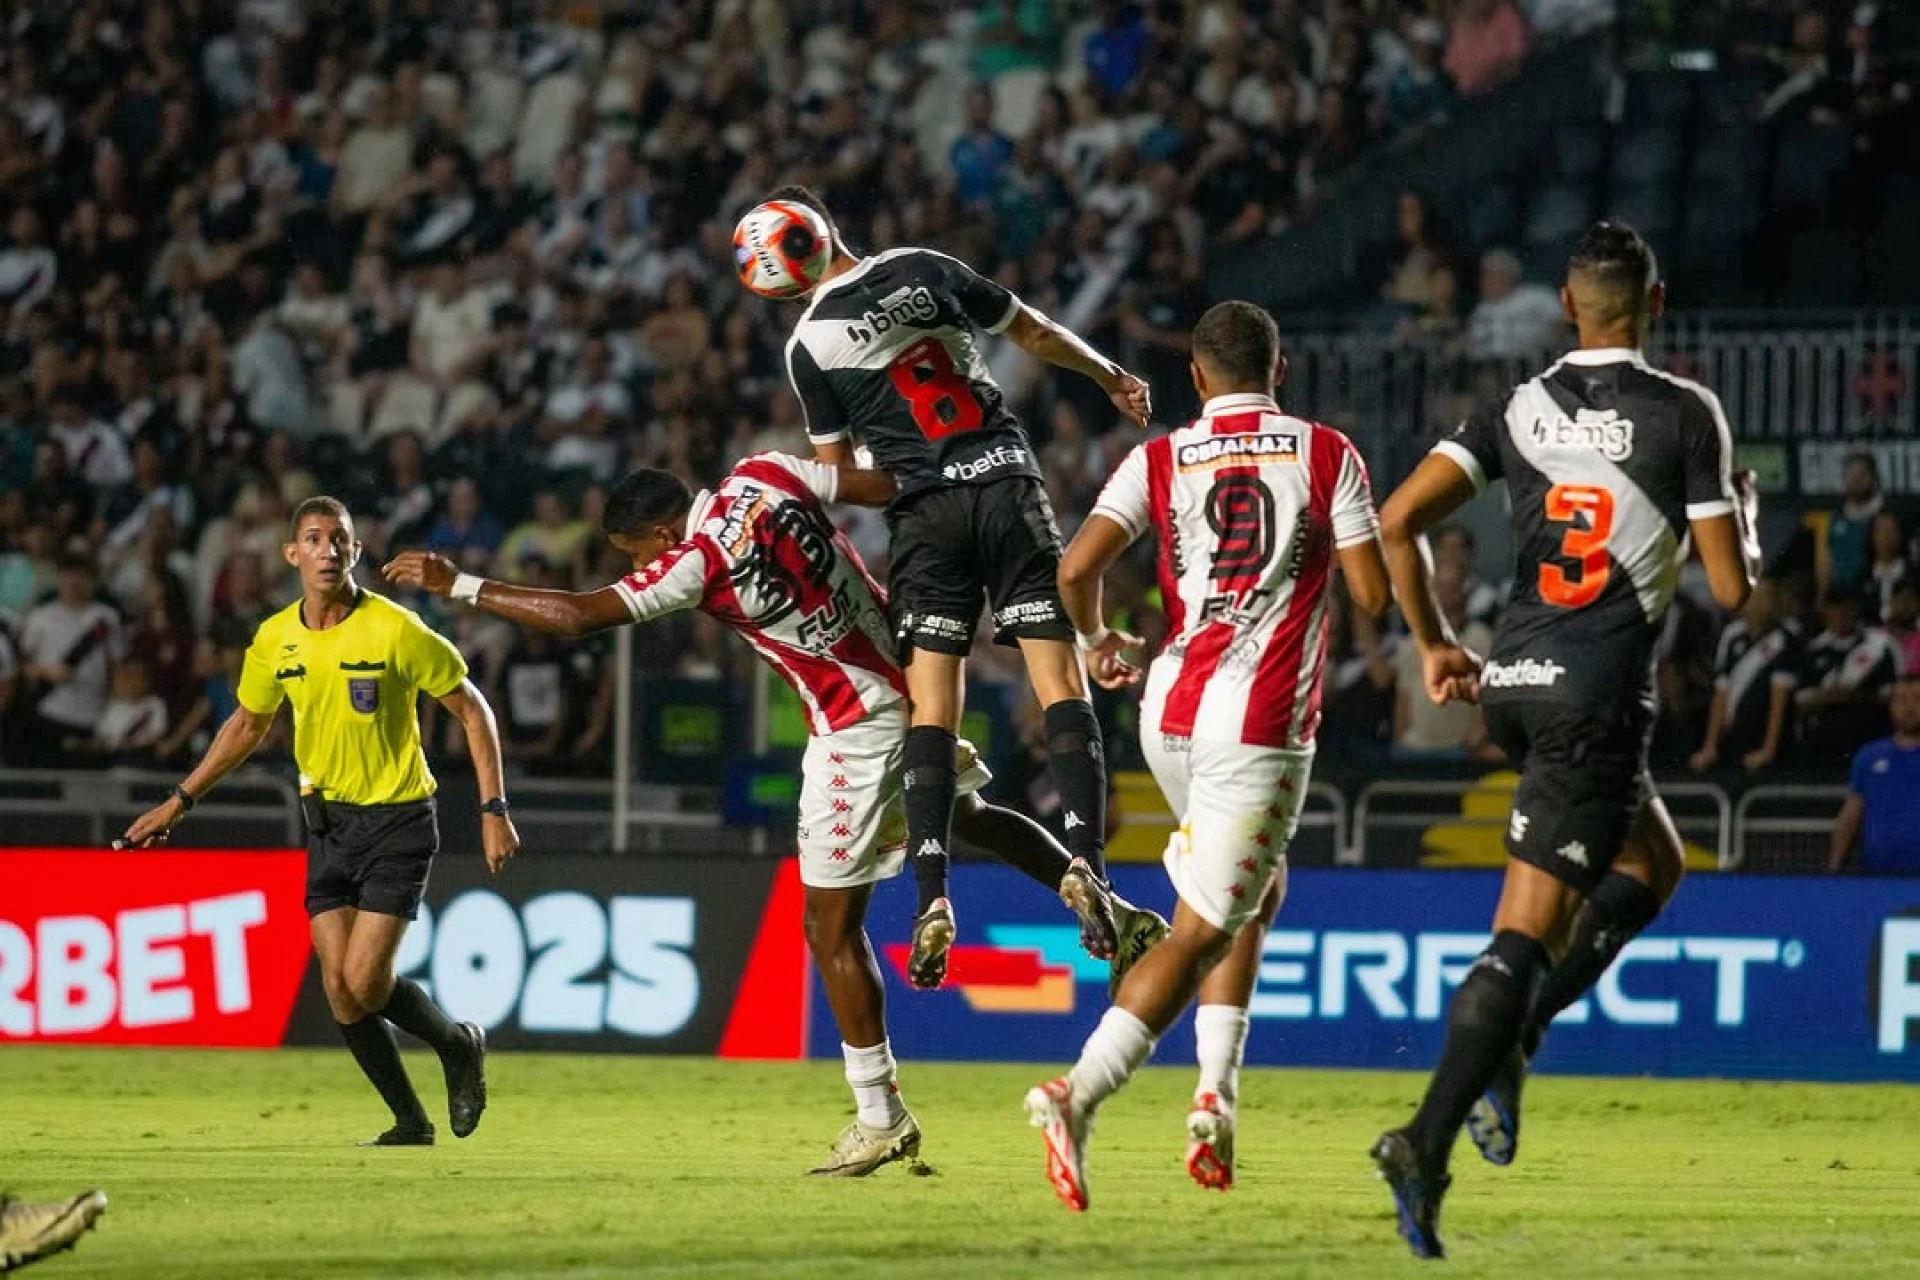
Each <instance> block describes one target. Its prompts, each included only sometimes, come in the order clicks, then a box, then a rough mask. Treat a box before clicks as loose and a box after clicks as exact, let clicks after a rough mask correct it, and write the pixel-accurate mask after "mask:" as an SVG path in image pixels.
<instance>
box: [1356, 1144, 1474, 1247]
mask: <svg viewBox="0 0 1920 1280" xmlns="http://www.w3.org/2000/svg"><path fill="white" fill-rule="evenodd" d="M1367 1154H1369V1155H1371V1156H1372V1157H1373V1163H1374V1164H1375V1165H1376V1166H1378V1168H1379V1170H1380V1177H1381V1179H1382V1180H1384V1181H1385V1182H1386V1184H1387V1187H1388V1189H1389V1190H1391V1191H1392V1192H1393V1207H1394V1209H1395V1211H1397V1212H1398V1213H1399V1215H1400V1234H1401V1236H1403V1237H1404V1238H1405V1239H1406V1242H1407V1246H1408V1247H1409V1248H1410V1249H1412V1250H1413V1256H1414V1257H1416V1258H1444V1257H1446V1256H1447V1250H1446V1247H1445V1246H1444V1245H1442V1244H1441V1243H1440V1199H1441V1197H1443V1196H1445V1195H1446V1194H1447V1188H1448V1187H1450V1186H1452V1185H1453V1178H1452V1177H1451V1176H1450V1175H1449V1174H1447V1173H1444V1172H1440V1173H1434V1172H1429V1171H1427V1170H1424V1169H1422V1168H1421V1167H1420V1156H1419V1154H1418V1153H1417V1152H1415V1151H1414V1149H1413V1141H1412V1139H1410V1138H1408V1137H1407V1131H1406V1130H1405V1129H1390V1130H1388V1131H1387V1132H1386V1133H1383V1134H1381V1135H1380V1140H1379V1141H1378V1142H1375V1143H1374V1144H1373V1150H1372V1151H1370V1152H1368V1153H1367Z"/></svg>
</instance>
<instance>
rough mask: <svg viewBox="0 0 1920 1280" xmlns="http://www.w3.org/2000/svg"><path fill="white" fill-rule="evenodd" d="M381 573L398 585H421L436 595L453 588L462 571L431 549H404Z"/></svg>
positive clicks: (422, 588)
mask: <svg viewBox="0 0 1920 1280" xmlns="http://www.w3.org/2000/svg"><path fill="white" fill-rule="evenodd" d="M380 573H381V575H382V576H383V577H385V578H386V580H387V581H388V582H391V583H393V584H394V585H395V586H397V587H419V588H420V589H421V590H423V591H426V592H429V593H431V594H433V595H436V596H444V595H446V594H447V593H448V592H450V591H452V590H453V580H454V578H455V577H457V576H458V575H459V573H460V570H459V569H458V567H456V566H455V565H454V563H453V561H451V560H449V559H447V558H446V557H445V556H443V555H436V554H434V553H433V552H431V551H402V552H401V553H400V554H399V555H397V556H395V557H394V558H393V559H391V560H389V561H387V563H386V565H385V566H384V567H382V568H381V570H380Z"/></svg>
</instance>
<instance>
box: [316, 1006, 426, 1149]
mask: <svg viewBox="0 0 1920 1280" xmlns="http://www.w3.org/2000/svg"><path fill="white" fill-rule="evenodd" d="M337 1025H338V1026H339V1028H340V1038H341V1039H342V1040H345V1041H346V1042H347V1048H348V1049H350V1050H352V1051H353V1060H354V1061H355V1062H357V1063H359V1064H360V1070H361V1071H363V1072H364V1073H366V1077H367V1079H368V1080H370V1081H372V1082H373V1087H374V1088H375V1089H377V1090H379V1091H380V1098H381V1100H382V1101H384V1102H385V1103H386V1104H387V1109H388V1110H390V1111H392V1112H393V1119H394V1123H395V1124H397V1125H399V1126H401V1127H403V1128H409V1129H432V1128H433V1125H432V1124H431V1123H430V1122H429V1121H428V1120H427V1109H426V1108H425V1107H423V1106H421V1105H420V1095H419V1094H417V1093H415V1092H414V1091H413V1081H411V1080H409V1079H408V1078H407V1068H406V1065H405V1064H404V1063H402V1062H401V1061H400V1047H399V1046H398V1045H397V1044H395V1043H394V1040H393V1028H392V1027H390V1026H388V1025H387V1020H386V1019H385V1018H383V1017H381V1016H380V1015H379V1014H377V1013H374V1014H368V1015H367V1016H366V1017H364V1018H362V1019H360V1021H358V1022H342V1023H338V1024H337Z"/></svg>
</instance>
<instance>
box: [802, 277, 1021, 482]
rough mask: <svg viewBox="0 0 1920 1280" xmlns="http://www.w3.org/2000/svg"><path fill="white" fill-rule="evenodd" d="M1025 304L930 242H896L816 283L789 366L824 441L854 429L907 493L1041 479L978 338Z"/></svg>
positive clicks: (814, 433) (810, 428)
mask: <svg viewBox="0 0 1920 1280" xmlns="http://www.w3.org/2000/svg"><path fill="white" fill-rule="evenodd" d="M1019 308H1020V301H1019V299H1018V298H1016V297H1014V295H1013V294H1012V293H1010V292H1008V291H1007V290H1006V289H1003V288H1001V287H1000V286H999V285H997V284H995V283H994V282H993V281H991V280H988V279H986V278H985V277H984V276H981V275H979V274H977V273H976V272H975V271H974V270H973V269H972V268H971V267H968V266H967V265H966V264H965V263H963V262H960V261H958V260H956V259H954V258H949V257H948V256H947V255H946V254H944V253H935V252H934V251H932V250H931V249H892V250H889V251H888V252H886V253H880V254H875V255H874V256H872V257H870V258H864V259H862V260H861V262H860V265H858V266H856V267H854V268H853V269H852V270H850V271H847V272H846V273H844V274H842V275H839V276H836V277H835V278H834V279H832V280H829V281H827V282H826V283H825V284H823V285H821V286H820V287H819V288H817V289H815V290H814V291H813V298H812V301H811V302H810V303H809V304H808V306H807V310H806V313H805V314H804V315H802V316H801V317H800V322H799V324H797V325H796V326H795V327H794V331H793V337H792V339H791V340H789V341H788V343H787V375H788V377H789V378H791V379H792V381H793V390H794V394H795V395H797V396H798V397H799V398H800V404H801V407H802V408H803V409H805V411H806V417H807V435H808V437H809V438H810V439H811V440H812V441H813V442H814V443H815V444H817V445H818V444H831V443H834V442H835V441H840V440H844V439H846V438H847V437H848V435H849V434H850V433H851V432H852V431H853V430H854V429H856V428H858V429H859V430H860V431H861V432H862V433H863V434H864V435H865V437H866V443H867V446H868V447H869V448H871V449H872V450H873V459H874V463H875V465H877V466H878V467H880V468H881V469H882V470H884V471H887V472H890V473H891V474H892V475H893V478H894V480H895V482H896V483H898V485H899V486H900V497H902V498H905V497H906V496H907V495H909V494H912V493H916V492H918V491H920V490H922V489H930V488H936V487H939V486H941V485H948V484H975V483H985V482H987V481H991V480H1001V479H1005V478H1007V477H1009V476H1022V475H1023V476H1032V477H1034V478H1036V479H1038V478H1039V476H1040V470H1039V467H1038V466H1037V465H1036V463H1035V461H1034V457H1033V448H1032V446H1031V445H1030V444H1029V443H1028V441H1027V433H1026V431H1025V430H1024V429H1023V428H1022V427H1021V425H1020V422H1019V420H1018V419H1017V418H1015V417H1014V416H1013V414H1012V412H1011V411H1009V410H1008V408H1007V404H1006V397H1005V396H1003V395H1002V394H1001V392H1000V387H999V385H998V384H997V383H995V382H994V380H993V375H992V374H990V373H988V372H987V365H986V361H984V360H983V359H981V356H980V347H979V343H978V342H977V341H976V335H977V334H978V333H981V332H986V333H999V332H1001V331H1002V330H1004V329H1005V328H1006V327H1007V325H1009V324H1011V323H1012V322H1013V318H1014V316H1015V315H1016V314H1017V313H1018V311H1019Z"/></svg>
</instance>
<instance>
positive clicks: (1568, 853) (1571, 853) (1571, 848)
mask: <svg viewBox="0 0 1920 1280" xmlns="http://www.w3.org/2000/svg"><path fill="white" fill-rule="evenodd" d="M1554 852H1555V853H1556V854H1558V855H1559V856H1560V857H1562V858H1565V859H1566V860H1567V861H1568V862H1571V863H1572V864H1573V865H1574V866H1576V867H1585V866H1590V865H1592V864H1590V863H1589V862H1588V861H1587V846H1586V845H1584V844H1581V843H1580V842H1579V841H1578V840H1569V841H1568V842H1567V843H1565V844H1563V845H1561V846H1560V847H1559V848H1558V849H1555V850H1554Z"/></svg>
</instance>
